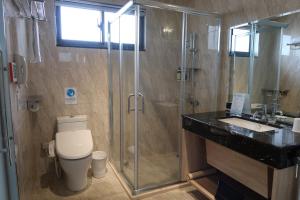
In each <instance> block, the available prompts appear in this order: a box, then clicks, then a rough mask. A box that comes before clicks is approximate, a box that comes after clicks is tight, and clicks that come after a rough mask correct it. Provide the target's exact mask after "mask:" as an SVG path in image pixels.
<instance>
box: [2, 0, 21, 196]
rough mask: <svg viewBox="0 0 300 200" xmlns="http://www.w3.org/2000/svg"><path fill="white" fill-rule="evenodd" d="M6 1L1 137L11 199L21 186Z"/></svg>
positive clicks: (3, 27) (3, 24)
mask: <svg viewBox="0 0 300 200" xmlns="http://www.w3.org/2000/svg"><path fill="white" fill-rule="evenodd" d="M4 1H5V0H0V5H1V6H0V50H1V51H2V56H1V57H0V59H1V60H2V63H3V66H0V67H1V68H0V70H1V73H0V85H1V86H0V108H1V109H0V110H1V113H0V114H1V116H0V118H1V124H2V127H1V129H2V130H1V134H3V135H0V136H1V137H3V138H4V140H6V142H5V143H6V144H5V147H6V149H7V153H6V158H5V161H6V173H7V182H8V193H9V197H10V199H11V200H18V199H19V188H18V180H17V170H16V159H15V143H14V134H13V124H12V113H11V101H10V91H9V74H8V67H7V64H8V57H7V48H6V38H5V18H4Z"/></svg>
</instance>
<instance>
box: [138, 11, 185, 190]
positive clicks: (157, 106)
mask: <svg viewBox="0 0 300 200" xmlns="http://www.w3.org/2000/svg"><path fill="white" fill-rule="evenodd" d="M143 9H144V10H145V13H146V20H147V23H146V24H147V26H146V30H145V32H146V33H147V37H146V50H145V51H140V54H139V56H140V57H139V59H140V63H139V64H140V69H139V72H140V73H139V92H140V97H139V100H140V108H141V109H140V111H139V112H138V125H139V144H138V145H139V146H138V147H139V157H138V166H139V173H138V182H139V188H147V187H152V186H158V185H162V184H166V183H171V182H176V181H178V180H179V149H178V146H179V145H178V135H179V128H178V126H177V122H178V121H179V119H180V114H179V101H180V99H179V94H180V91H179V89H180V87H179V85H180V81H179V80H177V76H176V73H177V70H178V69H179V68H180V61H181V59H180V55H181V30H182V24H181V22H182V13H179V12H173V11H167V10H161V9H154V8H143Z"/></svg>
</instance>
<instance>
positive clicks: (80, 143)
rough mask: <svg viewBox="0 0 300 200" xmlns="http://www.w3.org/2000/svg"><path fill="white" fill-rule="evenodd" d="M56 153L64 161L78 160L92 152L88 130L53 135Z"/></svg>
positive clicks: (91, 142)
mask: <svg viewBox="0 0 300 200" xmlns="http://www.w3.org/2000/svg"><path fill="white" fill-rule="evenodd" d="M55 144H56V145H55V147H56V153H57V154H58V156H59V157H60V158H64V159H80V158H84V157H87V156H88V155H90V154H91V153H92V151H93V139H92V134H91V131H90V130H78V131H64V132H58V133H56V135H55Z"/></svg>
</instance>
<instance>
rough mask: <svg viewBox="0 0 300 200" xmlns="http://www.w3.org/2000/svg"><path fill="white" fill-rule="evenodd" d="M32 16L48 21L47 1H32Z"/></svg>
mask: <svg viewBox="0 0 300 200" xmlns="http://www.w3.org/2000/svg"><path fill="white" fill-rule="evenodd" d="M30 14H31V17H32V18H33V19H37V20H39V21H46V12H45V0H32V1H30Z"/></svg>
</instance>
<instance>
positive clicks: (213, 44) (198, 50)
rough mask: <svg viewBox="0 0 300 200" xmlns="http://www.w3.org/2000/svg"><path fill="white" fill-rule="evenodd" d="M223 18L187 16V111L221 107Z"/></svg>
mask: <svg viewBox="0 0 300 200" xmlns="http://www.w3.org/2000/svg"><path fill="white" fill-rule="evenodd" d="M219 31H220V30H219V19H218V18H216V17H215V16H199V15H187V27H186V36H185V42H186V70H185V71H186V75H185V76H186V77H185V94H184V95H185V102H184V113H201V112H212V111H216V110H217V102H218V99H217V96H218V91H217V90H218V81H217V80H219V79H218V74H219V67H218V66H219Z"/></svg>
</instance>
